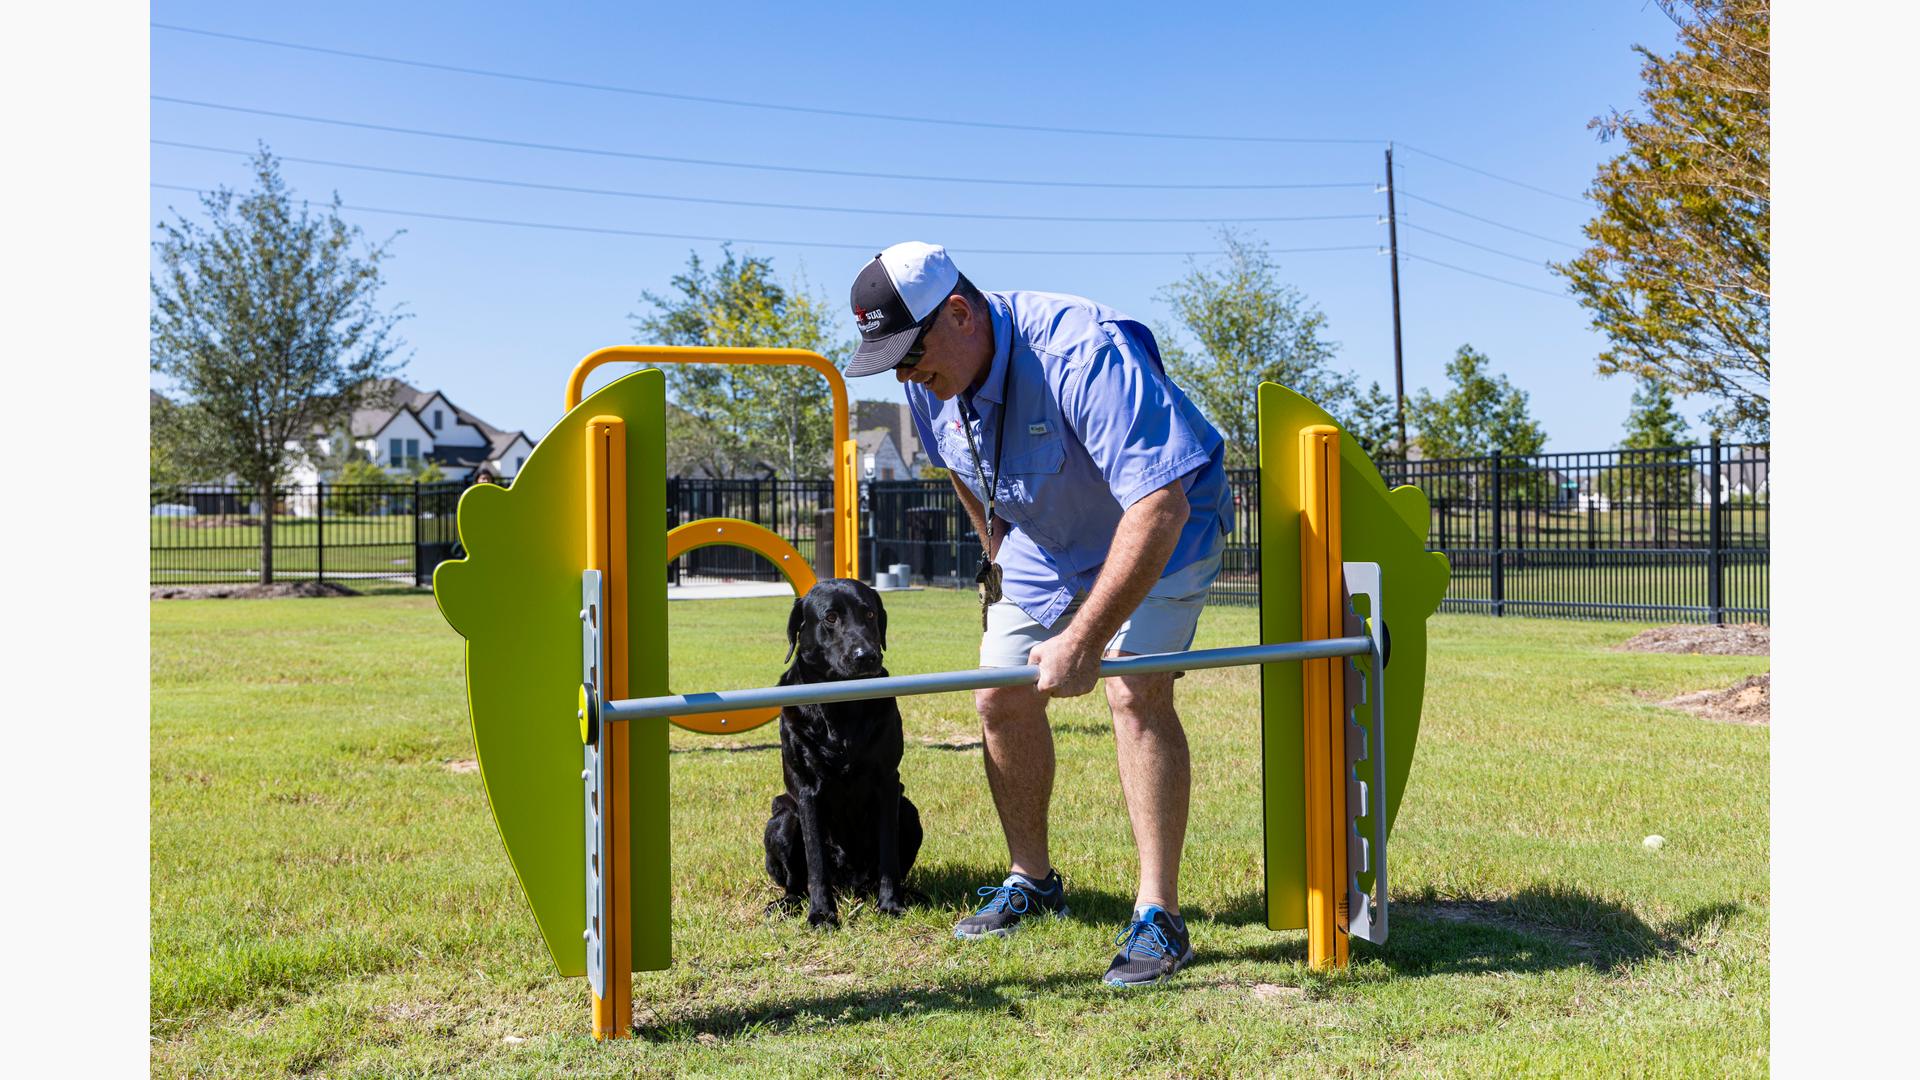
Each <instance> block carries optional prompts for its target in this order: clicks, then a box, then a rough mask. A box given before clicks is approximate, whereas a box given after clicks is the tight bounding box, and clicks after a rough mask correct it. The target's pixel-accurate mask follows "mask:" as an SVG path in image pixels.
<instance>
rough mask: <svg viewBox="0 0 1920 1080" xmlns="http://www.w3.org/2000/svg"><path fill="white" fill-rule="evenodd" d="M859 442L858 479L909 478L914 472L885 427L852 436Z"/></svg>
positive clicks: (912, 476) (911, 477)
mask: <svg viewBox="0 0 1920 1080" xmlns="http://www.w3.org/2000/svg"><path fill="white" fill-rule="evenodd" d="M854 438H855V440H856V441H857V442H858V443H859V444H860V479H862V480H911V479H913V478H914V475H915V474H914V473H913V472H911V471H909V470H908V468H907V463H906V460H905V459H904V458H902V457H901V456H900V451H899V449H898V448H896V447H895V446H894V445H893V435H892V433H891V432H889V431H887V429H886V428H872V429H870V430H867V431H862V432H860V433H859V434H858V435H856V436H854Z"/></svg>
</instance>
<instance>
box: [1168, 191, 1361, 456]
mask: <svg viewBox="0 0 1920 1080" xmlns="http://www.w3.org/2000/svg"><path fill="white" fill-rule="evenodd" d="M1219 236H1220V241H1221V243H1222V244H1223V245H1225V247H1226V255H1225V257H1224V258H1223V259H1222V260H1221V261H1219V262H1217V263H1214V264H1211V265H1206V266H1202V265H1199V264H1197V263H1189V264H1188V269H1187V275H1186V276H1185V277H1183V278H1181V279H1180V280H1179V281H1176V282H1174V283H1173V284H1171V285H1168V286H1166V287H1165V288H1164V289H1162V290H1161V291H1160V298H1161V299H1162V300H1163V301H1165V302H1166V304H1167V305H1168V306H1169V307H1171V308H1172V309H1173V314H1174V317H1175V318H1176V319H1178V320H1179V324H1180V329H1181V330H1183V331H1184V332H1185V338H1190V339H1191V340H1192V342H1193V345H1192V346H1191V347H1189V346H1188V345H1187V344H1186V343H1185V340H1184V339H1183V336H1182V335H1181V334H1179V333H1176V332H1172V331H1169V330H1166V329H1162V330H1159V331H1158V332H1156V333H1155V335H1154V336H1155V337H1156V338H1157V339H1158V340H1159V342H1160V352H1161V358H1162V359H1163V360H1165V361H1166V365H1167V371H1168V373H1169V374H1171V375H1172V376H1173V379H1174V382H1176V383H1178V384H1179V386H1180V388H1181V389H1182V390H1184V391H1186V393H1187V395H1188V396H1189V397H1190V398H1192V399H1193V402H1194V404H1195V405H1197V406H1199V407H1200V411H1201V412H1203V413H1205V414H1206V416H1207V419H1208V420H1210V421H1212V422H1213V425H1214V427H1216V428H1218V429H1219V431H1220V435H1221V438H1222V439H1224V440H1225V441H1226V446H1227V465H1228V467H1229V468H1236V469H1239V468H1254V467H1256V466H1258V465H1259V443H1260V437H1259V433H1260V429H1259V424H1258V417H1257V410H1256V402H1257V395H1258V390H1259V387H1260V384H1261V383H1263V382H1277V383H1280V384H1281V385H1283V386H1286V387H1288V388H1289V389H1292V390H1294V391H1296V392H1298V393H1300V394H1301V395H1303V396H1305V397H1306V398H1308V399H1309V400H1311V401H1313V402H1315V403H1317V404H1319V405H1320V407H1321V408H1324V409H1326V410H1327V411H1328V412H1329V413H1332V414H1333V416H1334V419H1336V420H1338V421H1340V424H1341V426H1342V427H1344V428H1346V429H1347V430H1349V431H1352V432H1353V433H1354V434H1355V435H1356V437H1360V438H1361V441H1362V442H1363V443H1367V442H1371V443H1372V444H1373V445H1372V446H1370V447H1369V449H1368V452H1369V453H1375V452H1377V450H1378V448H1380V447H1384V446H1387V445H1389V444H1390V442H1391V434H1390V432H1389V433H1388V434H1387V435H1386V436H1384V437H1383V436H1382V435H1381V434H1380V431H1379V428H1378V423H1377V415H1378V408H1379V400H1378V399H1379V398H1381V397H1383V396H1384V394H1383V393H1382V392H1381V391H1380V389H1379V387H1378V385H1377V384H1376V385H1375V387H1374V388H1373V393H1372V395H1370V396H1362V395H1361V394H1360V393H1359V392H1358V389H1357V381H1356V379H1355V377H1354V375H1353V373H1352V372H1343V371H1339V370H1336V369H1335V368H1334V366H1333V359H1334V356H1335V354H1336V353H1337V352H1338V349H1339V347H1338V345H1337V344H1335V343H1334V342H1331V341H1328V340H1326V339H1325V338H1324V337H1323V336H1322V335H1323V334H1324V332H1325V330H1326V316H1324V315H1323V314H1321V312H1320V310H1319V309H1318V308H1316V307H1315V306H1313V304H1312V303H1311V302H1310V301H1308V300H1307V298H1306V297H1305V296H1304V295H1302V294H1301V293H1300V291H1299V290H1298V289H1295V288H1294V287H1292V286H1291V285H1288V284H1286V283H1285V282H1283V281H1281V280H1280V268H1279V265H1278V264H1277V263H1275V262H1274V261H1273V257H1272V255H1271V254H1270V253H1269V251H1268V249H1267V246H1266V244H1265V243H1263V242H1261V241H1259V240H1257V239H1248V238H1247V237H1244V236H1242V235H1240V234H1238V233H1235V232H1234V231H1232V230H1231V229H1223V230H1221V232H1220V234H1219ZM1389 404H1390V402H1389ZM1363 429H1364V430H1365V432H1366V434H1365V435H1362V430H1363Z"/></svg>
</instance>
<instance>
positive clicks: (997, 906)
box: [953, 870, 1067, 941]
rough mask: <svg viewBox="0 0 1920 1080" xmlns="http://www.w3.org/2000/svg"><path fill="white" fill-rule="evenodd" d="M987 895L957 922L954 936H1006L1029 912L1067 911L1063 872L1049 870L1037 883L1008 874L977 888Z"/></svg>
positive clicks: (975, 938) (974, 938)
mask: <svg viewBox="0 0 1920 1080" xmlns="http://www.w3.org/2000/svg"><path fill="white" fill-rule="evenodd" d="M978 892H979V894H980V895H981V896H984V897H986V898H987V900H986V903H984V904H981V905H980V910H978V911H976V912H974V913H973V914H971V915H969V916H967V917H966V918H964V919H961V920H960V921H959V922H958V923H955V924H954V927H953V936H954V937H957V938H959V939H960V940H962V941H978V940H980V939H981V938H987V937H1006V936H1007V935H1008V934H1011V933H1013V932H1014V931H1015V930H1018V929H1019V928H1020V920H1021V919H1024V918H1026V917H1027V916H1029V915H1033V916H1040V915H1050V916H1059V915H1065V914H1066V913H1067V887H1066V886H1065V885H1064V884H1062V883H1061V881H1060V872H1059V871H1057V870H1049V871H1047V879H1046V880H1045V881H1040V882H1035V881H1034V880H1033V879H1032V878H1029V877H1027V876H1026V875H1025V874H1008V875H1007V880H1005V881H1003V882H1001V883H1000V884H998V885H983V886H981V887H980V888H979V890H978Z"/></svg>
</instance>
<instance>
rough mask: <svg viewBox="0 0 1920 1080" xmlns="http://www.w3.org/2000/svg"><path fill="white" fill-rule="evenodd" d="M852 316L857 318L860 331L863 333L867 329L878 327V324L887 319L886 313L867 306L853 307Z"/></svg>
mask: <svg viewBox="0 0 1920 1080" xmlns="http://www.w3.org/2000/svg"><path fill="white" fill-rule="evenodd" d="M853 317H854V318H855V319H856V320H858V322H859V325H860V332H861V333H863V334H864V333H866V332H867V331H869V330H875V329H878V328H879V326H880V324H881V323H883V322H885V321H886V319H887V316H886V314H885V313H884V312H882V311H881V310H880V309H879V308H873V309H871V310H869V309H867V308H860V307H856V308H854V309H853Z"/></svg>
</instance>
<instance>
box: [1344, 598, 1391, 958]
mask: <svg viewBox="0 0 1920 1080" xmlns="http://www.w3.org/2000/svg"><path fill="white" fill-rule="evenodd" d="M1341 573H1342V576H1343V577H1344V578H1345V580H1346V590H1347V596H1346V609H1347V617H1346V623H1347V625H1346V627H1345V629H1344V630H1343V631H1342V633H1343V634H1345V635H1346V636H1348V637H1360V636H1362V635H1365V636H1366V637H1368V638H1370V639H1371V640H1372V642H1373V650H1372V652H1371V654H1370V655H1369V656H1368V657H1367V658H1366V659H1367V661H1368V663H1369V666H1370V667H1371V669H1372V675H1373V677H1372V679H1370V680H1369V679H1365V678H1362V677H1361V670H1360V667H1359V665H1358V664H1357V663H1356V661H1358V660H1360V659H1362V658H1361V657H1357V656H1356V657H1350V658H1348V659H1347V661H1346V671H1347V681H1346V682H1347V688H1346V701H1347V739H1346V743H1347V763H1346V779H1347V821H1346V829H1345V832H1346V836H1347V933H1348V934H1349V935H1350V936H1352V937H1357V938H1361V939H1363V940H1366V941H1370V942H1373V943H1374V944H1375V945H1383V944H1385V943H1386V940H1387V684H1386V662H1385V655H1386V639H1385V635H1386V622H1387V620H1386V610H1387V609H1386V607H1385V605H1384V604H1383V603H1382V596H1381V591H1380V564H1379V563H1370V562H1350V563H1342V564H1341ZM1356 596H1364V597H1366V598H1367V615H1366V618H1365V619H1362V618H1361V617H1360V615H1359V614H1358V613H1357V612H1356V611H1355V610H1354V605H1353V598H1354V597H1356ZM1368 704H1370V705H1372V706H1373V709H1372V711H1373V717H1372V719H1373V723H1372V724H1371V725H1370V726H1371V728H1372V730H1371V731H1368V730H1366V729H1364V728H1362V727H1361V726H1360V724H1359V723H1357V722H1356V718H1357V717H1358V716H1359V715H1360V707H1361V706H1362V705H1368ZM1363 760H1366V761H1370V762H1371V763H1372V765H1373V768H1372V770H1371V771H1372V773H1373V779H1372V781H1371V782H1368V781H1365V780H1361V779H1360V778H1359V777H1358V776H1357V775H1356V771H1357V770H1356V766H1358V765H1359V764H1360V762H1361V761H1363ZM1369 811H1371V813H1369ZM1363 817H1366V818H1371V820H1372V822H1373V839H1372V842H1371V843H1369V842H1368V840H1367V839H1366V838H1365V837H1362V836H1361V835H1360V832H1359V830H1358V829H1357V828H1356V827H1355V824H1356V823H1357V822H1358V821H1359V820H1360V819H1361V818H1363ZM1369 869H1371V870H1372V871H1373V892H1372V893H1371V894H1369V893H1367V892H1364V891H1362V890H1361V888H1360V875H1361V874H1364V873H1366V872H1367V871H1368V870H1369Z"/></svg>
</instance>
